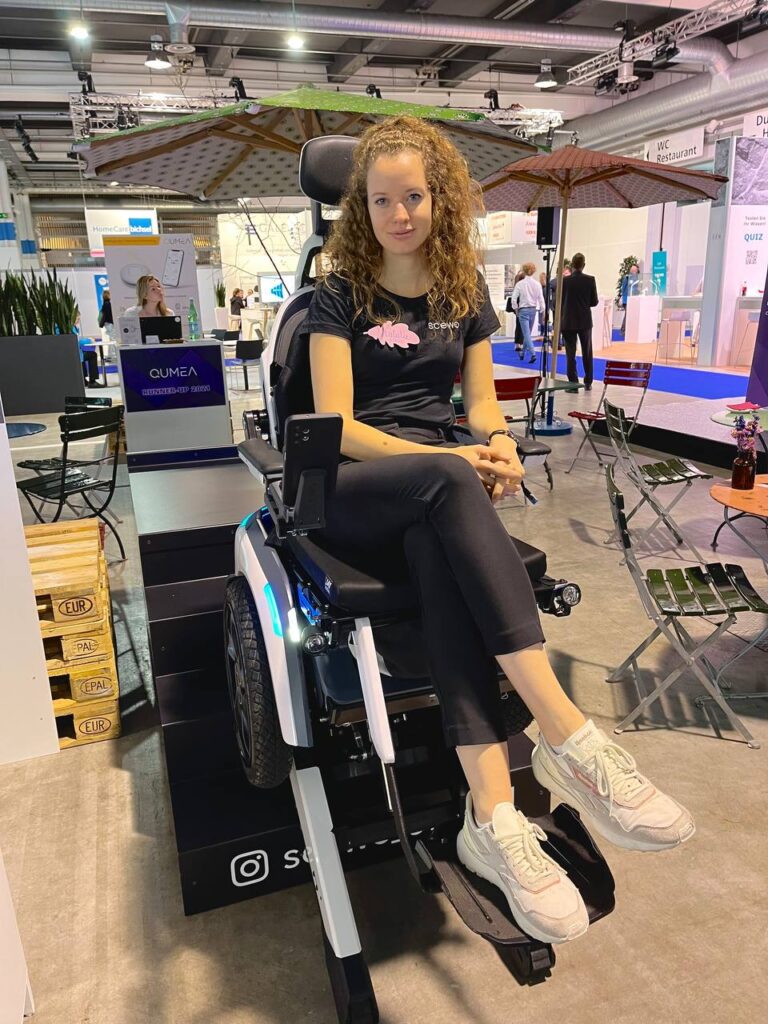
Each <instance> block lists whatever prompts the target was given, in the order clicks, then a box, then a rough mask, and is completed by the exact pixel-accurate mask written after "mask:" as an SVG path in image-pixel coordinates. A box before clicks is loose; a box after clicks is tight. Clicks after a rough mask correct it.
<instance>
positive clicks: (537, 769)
mask: <svg viewBox="0 0 768 1024" xmlns="http://www.w3.org/2000/svg"><path fill="white" fill-rule="evenodd" d="M531 767H532V768H533V775H534V778H535V779H536V781H537V782H538V783H539V785H541V786H544V788H545V789H548V790H549V791H550V793H552V794H553V796H556V797H558V799H559V800H560V801H561V802H562V803H564V804H567V805H568V806H569V807H572V808H573V809H574V810H575V811H578V812H579V814H580V815H581V817H582V818H583V819H584V821H585V822H586V824H587V825H588V826H589V827H590V829H594V831H595V832H597V833H598V835H600V836H602V837H603V839H607V840H608V842H609V843H613V844H614V846H619V847H621V848H622V849H623V850H640V851H641V852H643V853H660V852H661V851H663V850H674V848H675V847H676V846H682V844H683V843H687V842H688V840H689V839H692V838H693V836H694V835H695V834H696V826H695V825H694V824H693V823H692V824H691V831H690V832H689V833H688V835H686V836H683V838H682V839H676V840H675V842H673V843H654V842H650V841H646V840H643V839H633V838H632V836H631V835H630V834H629V833H628V832H625V831H624V829H623V828H622V827H621V825H616V826H615V829H614V828H611V826H610V823H609V822H606V821H604V820H603V819H602V818H598V817H597V816H596V815H595V812H594V811H593V810H592V808H591V807H590V806H589V805H588V804H586V803H582V801H581V800H580V798H579V796H578V794H577V793H571V792H570V791H569V790H567V789H566V788H565V787H564V786H562V785H560V782H559V780H558V779H557V778H556V777H555V776H553V775H552V773H551V772H550V770H549V768H548V766H547V764H546V761H545V760H544V758H541V757H536V751H535V750H534V753H533V757H532V758H531Z"/></svg>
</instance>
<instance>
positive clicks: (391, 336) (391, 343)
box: [365, 320, 421, 348]
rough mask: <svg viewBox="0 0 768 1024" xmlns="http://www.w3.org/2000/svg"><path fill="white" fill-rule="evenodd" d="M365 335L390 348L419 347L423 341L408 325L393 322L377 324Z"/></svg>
mask: <svg viewBox="0 0 768 1024" xmlns="http://www.w3.org/2000/svg"><path fill="white" fill-rule="evenodd" d="M365 333H366V334H367V335H368V336H369V337H370V338H375V339H376V341H378V343H379V344H380V345H386V346H387V347H388V348H408V346H409V345H418V344H419V342H420V341H421V338H419V336H418V334H414V332H413V331H412V330H410V328H409V327H408V325H407V324H393V323H392V321H391V320H385V321H384V323H383V324H377V325H376V326H375V327H371V328H370V330H368V331H366V332H365Z"/></svg>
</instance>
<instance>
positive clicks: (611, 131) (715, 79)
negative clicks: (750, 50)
mask: <svg viewBox="0 0 768 1024" xmlns="http://www.w3.org/2000/svg"><path fill="white" fill-rule="evenodd" d="M766 100H768V51H766V52H763V53H756V54H754V56H752V57H745V58H744V59H743V60H737V61H734V62H733V63H732V64H731V65H730V66H729V68H728V69H727V71H726V72H725V73H724V74H719V75H709V74H700V75H691V77H690V78H686V79H685V80H684V81H682V82H676V83H675V84H674V85H668V86H666V87H665V88H663V89H656V90H655V91H654V92H649V93H646V94H645V95H644V96H640V97H635V98H633V99H632V100H627V101H625V102H624V103H617V104H616V105H615V106H613V107H612V108H611V109H610V110H604V111H602V112H601V113H599V114H588V115H587V116H586V117H577V118H575V119H574V120H573V121H569V122H568V124H567V128H568V129H569V130H573V131H575V132H578V136H579V144H580V145H582V146H588V147H589V148H590V149H618V148H622V147H624V148H626V146H627V145H628V144H630V143H637V142H642V141H643V140H645V139H647V138H649V137H650V136H653V135H656V134H660V133H663V132H668V131H669V130H670V128H672V127H674V128H676V129H677V128H680V129H682V128H688V127H691V126H692V125H697V124H702V122H706V121H709V120H710V119H711V118H713V117H728V116H731V115H734V114H739V113H741V112H742V111H744V110H753V109H754V108H755V107H759V106H760V104H761V103H765V102H766Z"/></svg>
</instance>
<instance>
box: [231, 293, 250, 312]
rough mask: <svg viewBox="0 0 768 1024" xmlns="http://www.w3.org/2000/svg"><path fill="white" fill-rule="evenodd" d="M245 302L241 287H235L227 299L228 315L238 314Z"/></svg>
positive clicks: (243, 307)
mask: <svg viewBox="0 0 768 1024" xmlns="http://www.w3.org/2000/svg"><path fill="white" fill-rule="evenodd" d="M246 305H247V303H246V299H245V295H243V289H242V288H235V290H234V291H233V292H232V296H231V298H230V300H229V315H230V316H240V314H241V313H242V311H243V310H244V309H245V307H246Z"/></svg>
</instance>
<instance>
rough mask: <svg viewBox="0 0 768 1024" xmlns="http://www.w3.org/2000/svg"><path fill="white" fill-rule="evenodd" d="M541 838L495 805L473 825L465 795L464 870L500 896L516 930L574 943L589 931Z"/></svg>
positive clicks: (509, 809) (512, 810)
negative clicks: (485, 818)
mask: <svg viewBox="0 0 768 1024" xmlns="http://www.w3.org/2000/svg"><path fill="white" fill-rule="evenodd" d="M546 838H547V837H546V834H545V833H544V832H543V831H542V829H540V828H539V826H538V825H536V824H534V823H533V822H531V821H528V819H527V818H526V817H525V815H524V814H523V813H522V812H521V811H518V810H517V808H516V807H515V806H514V804H511V803H503V804H497V805H496V807H495V808H494V811H493V821H492V822H491V823H489V824H488V825H478V824H477V822H476V821H475V815H474V811H473V809H472V797H471V795H469V794H467V807H466V813H465V815H464V827H463V829H462V830H461V832H459V835H458V837H457V839H456V851H457V853H458V855H459V860H460V861H461V863H462V864H463V865H464V867H466V868H469V870H470V871H474V873H475V874H476V875H480V877H481V878H485V879H486V880H487V881H488V882H493V884H494V885H496V886H498V887H499V889H501V891H502V892H503V893H504V895H505V896H506V898H507V902H508V903H509V909H510V911H511V912H512V916H513V917H514V919H515V921H516V923H517V924H518V925H519V927H520V928H521V929H522V930H523V931H524V932H526V933H527V934H528V935H530V936H531V937H532V938H534V939H539V941H540V942H567V941H568V940H569V939H577V938H578V937H579V936H580V935H583V934H584V932H585V931H586V930H587V928H588V927H589V917H588V916H587V908H586V907H585V906H584V901H583V900H582V898H581V893H580V892H579V890H578V889H577V888H576V886H575V885H574V884H573V882H572V881H571V880H570V878H569V877H568V875H566V873H565V872H564V871H563V869H562V868H561V867H560V865H559V864H557V863H556V862H555V861H554V860H552V858H551V857H550V856H549V855H548V854H546V853H545V852H544V851H543V850H542V848H541V846H540V845H539V844H540V842H541V841H543V840H546Z"/></svg>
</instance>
